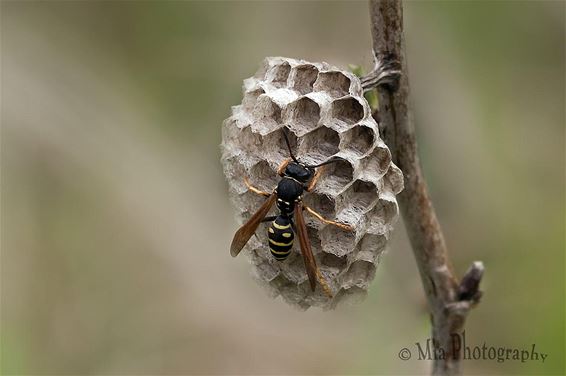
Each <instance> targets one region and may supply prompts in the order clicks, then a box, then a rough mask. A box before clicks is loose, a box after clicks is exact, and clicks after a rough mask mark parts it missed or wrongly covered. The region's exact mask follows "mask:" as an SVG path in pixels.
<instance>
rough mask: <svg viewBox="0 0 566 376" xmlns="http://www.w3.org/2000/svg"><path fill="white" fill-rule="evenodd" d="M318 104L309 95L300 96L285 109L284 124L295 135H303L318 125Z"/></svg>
mask: <svg viewBox="0 0 566 376" xmlns="http://www.w3.org/2000/svg"><path fill="white" fill-rule="evenodd" d="M319 121H320V106H319V105H318V103H316V102H315V101H314V100H312V99H310V98H309V97H301V98H299V99H297V100H296V101H294V102H292V103H290V104H289V105H288V106H287V109H286V110H285V124H286V125H287V126H288V127H289V129H291V130H292V131H293V132H294V133H295V134H296V135H297V136H303V135H304V134H305V133H308V132H310V131H312V130H313V129H315V128H316V127H318V124H319Z"/></svg>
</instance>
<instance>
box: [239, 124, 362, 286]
mask: <svg viewBox="0 0 566 376" xmlns="http://www.w3.org/2000/svg"><path fill="white" fill-rule="evenodd" d="M283 136H284V138H285V143H286V145H287V149H288V150H289V154H290V156H291V158H289V159H286V160H285V161H283V163H281V165H280V166H279V169H278V170H277V174H278V175H279V176H281V180H280V181H279V183H278V184H277V187H276V188H275V189H274V190H273V192H271V193H269V192H265V191H262V190H260V189H258V188H255V187H254V186H252V185H251V184H250V182H249V181H248V179H247V178H246V177H244V182H245V184H246V186H247V187H248V189H249V190H250V191H252V192H254V193H257V194H259V195H262V196H265V197H267V200H266V201H265V203H264V204H263V205H262V206H261V207H260V208H259V209H258V211H257V212H256V213H255V214H254V215H252V217H251V218H250V219H249V220H248V221H247V222H246V223H245V224H244V225H243V226H242V227H240V229H239V230H238V231H237V232H236V234H235V235H234V239H233V240H232V245H231V247H230V253H231V255H232V256H233V257H236V256H237V255H238V254H239V253H240V251H241V250H242V248H244V246H245V245H246V243H247V242H248V241H249V240H250V238H251V237H252V235H253V234H254V233H255V231H256V230H257V228H258V226H259V224H260V223H262V222H271V224H270V226H269V228H268V234H267V235H268V239H269V248H270V251H271V254H272V255H273V257H274V258H275V259H276V260H279V261H282V260H285V259H286V258H287V257H288V256H289V254H290V253H291V248H292V247H293V240H294V238H295V233H297V235H298V236H299V243H300V246H301V253H302V255H303V259H304V261H305V267H306V270H307V275H308V278H309V282H310V286H311V289H312V291H314V290H315V287H316V281H317V280H318V281H319V283H320V284H321V286H322V288H323V290H324V292H325V293H326V294H327V295H328V296H329V297H332V292H331V290H330V288H329V287H328V285H327V283H326V281H325V280H324V278H323V277H322V274H321V273H320V271H319V269H318V267H317V265H316V260H315V258H314V256H313V253H312V249H311V245H310V242H309V239H308V234H307V227H306V225H305V219H304V217H303V210H306V211H307V212H308V213H310V214H311V215H313V216H314V217H316V218H317V219H319V220H320V221H322V222H324V223H326V224H330V225H334V226H338V227H340V228H342V229H344V230H347V231H352V227H350V226H349V225H346V224H343V223H339V222H335V221H330V220H328V219H325V218H324V217H322V216H321V215H320V214H318V213H317V212H316V211H314V210H313V209H311V208H310V207H308V206H306V205H305V204H304V203H303V192H304V191H307V192H311V191H312V190H313V189H314V187H315V185H316V183H317V181H318V179H319V177H320V174H321V172H322V170H323V169H322V168H319V167H322V166H324V165H327V164H330V163H334V162H338V161H341V160H343V159H342V158H338V157H335V158H332V159H330V160H328V161H326V162H323V163H319V164H317V165H307V164H305V163H301V162H300V161H299V160H298V159H297V158H296V157H295V155H294V154H293V152H292V150H291V144H290V143H289V138H288V137H287V133H286V129H285V128H283ZM273 204H276V205H277V208H278V209H279V215H277V216H269V217H267V214H268V213H269V210H270V209H271V207H272V206H273ZM294 219H296V223H295V221H294Z"/></svg>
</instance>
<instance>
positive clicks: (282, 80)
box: [267, 62, 291, 87]
mask: <svg viewBox="0 0 566 376" xmlns="http://www.w3.org/2000/svg"><path fill="white" fill-rule="evenodd" d="M289 73H291V65H290V64H289V63H287V62H283V63H282V64H278V65H273V66H272V67H271V69H269V70H268V71H267V82H269V83H271V84H272V85H273V86H275V87H286V86H287V79H288V78H289Z"/></svg>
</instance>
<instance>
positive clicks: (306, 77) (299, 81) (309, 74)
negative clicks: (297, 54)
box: [291, 64, 318, 94]
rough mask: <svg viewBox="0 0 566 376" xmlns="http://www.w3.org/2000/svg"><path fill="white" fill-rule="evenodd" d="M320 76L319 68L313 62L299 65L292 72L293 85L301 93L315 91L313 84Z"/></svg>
mask: <svg viewBox="0 0 566 376" xmlns="http://www.w3.org/2000/svg"><path fill="white" fill-rule="evenodd" d="M317 77H318V69H317V68H316V67H315V66H314V65H311V64H304V65H299V66H298V67H296V68H294V69H293V72H292V73H291V81H292V85H291V87H292V88H293V90H296V91H297V92H299V93H300V94H308V93H310V92H311V91H313V84H314V82H315V81H316V78H317Z"/></svg>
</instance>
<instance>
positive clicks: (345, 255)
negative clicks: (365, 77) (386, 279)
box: [222, 57, 403, 309]
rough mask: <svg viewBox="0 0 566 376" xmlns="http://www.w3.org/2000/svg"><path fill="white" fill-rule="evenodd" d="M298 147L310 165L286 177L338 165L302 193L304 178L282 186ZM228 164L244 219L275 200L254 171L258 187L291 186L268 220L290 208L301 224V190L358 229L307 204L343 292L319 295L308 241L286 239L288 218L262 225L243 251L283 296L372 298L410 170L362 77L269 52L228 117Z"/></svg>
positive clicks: (332, 302)
mask: <svg viewBox="0 0 566 376" xmlns="http://www.w3.org/2000/svg"><path fill="white" fill-rule="evenodd" d="M284 129H285V130H286V131H285V133H286V134H287V136H288V141H289V147H288V146H287V143H286V142H285V138H284ZM289 148H291V149H292V151H293V152H294V154H295V156H296V157H297V158H298V159H299V160H300V164H298V163H296V162H294V161H293V162H290V163H289V164H288V165H287V166H286V168H285V169H284V170H283V175H284V176H288V177H291V178H293V179H295V180H296V181H297V182H299V183H303V184H304V185H305V186H306V185H307V184H309V183H308V182H309V181H312V180H314V179H313V175H314V173H315V171H318V168H316V169H314V168H309V166H316V165H319V164H321V163H324V162H326V161H330V160H333V159H337V161H336V162H335V163H331V164H328V165H326V166H324V168H323V170H322V173H321V174H320V176H319V178H318V182H317V184H316V185H315V187H314V189H313V190H312V191H310V192H306V191H305V192H302V188H297V187H295V185H299V183H296V182H294V181H293V180H292V179H287V180H288V182H285V183H281V180H282V179H286V178H282V177H281V176H279V175H278V170H279V168H280V167H281V166H282V163H284V162H285V161H286V160H288V159H289V158H290V157H291V156H290V155H289ZM222 164H223V168H224V173H225V175H226V179H227V181H228V185H229V189H230V196H231V199H232V202H233V205H234V207H235V209H236V213H237V217H238V219H239V221H240V222H244V221H246V220H247V219H249V218H250V217H251V216H252V215H253V214H254V213H255V212H256V211H257V210H258V208H259V207H260V206H261V205H262V204H263V203H264V202H265V200H266V198H265V197H263V196H261V195H259V194H257V193H254V192H252V191H250V190H249V189H248V186H247V185H246V184H245V183H244V181H243V179H244V177H246V178H247V179H248V181H249V183H251V184H252V185H253V186H255V187H256V188H257V189H258V190H263V191H265V192H273V190H274V188H275V187H279V188H278V189H280V190H281V191H282V192H281V194H282V196H284V197H282V202H279V203H277V204H276V205H275V204H274V206H273V207H272V209H271V211H270V212H269V213H268V214H267V216H268V217H273V216H277V215H279V214H281V212H282V211H283V212H285V211H287V213H288V218H289V220H290V221H291V220H292V215H296V214H297V213H294V214H293V209H294V208H293V205H294V204H293V202H292V200H291V199H292V198H293V197H295V196H297V197H302V202H303V203H304V205H306V206H308V207H309V208H312V209H313V210H314V211H316V212H317V213H319V214H320V215H321V216H322V217H324V218H327V219H329V220H332V221H336V222H339V223H343V224H347V225H349V226H350V228H351V231H347V230H345V229H343V228H340V227H337V226H333V225H328V224H326V223H323V222H321V221H320V220H319V219H317V218H316V217H315V216H313V215H311V214H309V213H307V212H306V210H305V214H304V219H305V224H306V226H307V230H308V240H309V244H310V245H311V247H312V252H313V254H314V258H315V259H316V263H317V264H318V269H319V270H320V274H321V275H322V276H323V277H324V279H325V280H326V281H327V282H328V287H329V288H330V290H332V293H333V297H332V298H329V297H328V296H327V295H325V294H324V292H323V291H322V290H323V289H322V288H320V286H317V288H316V289H315V291H314V292H313V291H311V288H310V285H309V280H308V276H307V273H306V270H305V262H304V260H303V258H302V255H301V252H300V246H299V244H298V243H299V242H298V241H295V242H293V244H292V245H289V244H291V243H292V239H293V238H292V235H284V234H287V233H288V232H290V230H288V229H287V228H286V227H285V226H287V223H286V222H284V221H285V220H286V218H287V217H286V216H283V217H282V218H280V219H278V221H279V222H276V224H277V226H275V225H274V224H273V222H266V223H262V224H260V225H259V227H258V228H257V231H256V237H252V238H251V239H250V241H249V242H248V243H247V245H246V246H245V248H244V251H243V252H244V253H246V254H247V255H248V256H249V259H250V261H251V264H252V269H253V272H254V275H255V277H256V278H257V280H258V281H259V282H260V283H261V284H263V285H265V286H266V287H267V288H268V289H269V291H270V293H271V294H272V295H273V296H278V295H280V296H281V297H282V298H283V299H284V300H285V301H286V302H288V303H290V304H292V305H294V306H297V307H300V308H303V309H307V308H309V307H311V306H320V307H323V308H332V307H335V306H336V305H337V304H338V303H340V302H343V301H345V300H350V299H351V298H360V297H363V296H364V295H365V294H366V292H367V290H368V288H369V285H370V282H371V281H372V280H373V278H374V276H375V272H376V268H377V265H378V264H379V260H380V257H381V256H382V254H383V251H384V250H385V247H386V244H387V239H388V238H389V234H390V231H391V229H392V226H393V224H394V222H395V220H396V218H397V215H398V207H397V202H396V199H395V195H396V194H397V193H399V192H400V191H401V190H402V188H403V176H402V173H401V171H400V170H399V169H398V168H397V167H396V166H395V165H394V164H393V163H391V154H390V152H389V149H388V148H387V146H386V145H385V143H384V142H383V141H382V140H381V138H380V136H379V131H378V126H377V124H376V122H375V121H374V119H373V118H372V116H371V110H370V107H369V105H368V103H367V101H366V100H365V98H364V96H363V91H362V87H361V83H360V81H359V79H358V78H357V77H355V76H354V75H353V74H351V73H350V72H347V71H343V70H340V69H338V68H336V67H333V66H330V65H328V64H326V63H309V62H306V61H302V60H294V59H287V58H280V57H275V58H267V59H266V60H265V62H264V64H263V66H262V67H261V69H260V70H259V71H258V72H257V73H256V74H255V75H254V76H253V77H251V78H248V79H246V80H244V86H243V101H242V104H241V105H237V106H234V107H232V113H231V116H230V117H229V118H228V119H226V121H225V122H224V126H223V133H222ZM301 187H302V186H301ZM301 192H302V193H301ZM285 193H286V194H287V195H285ZM287 196H288V197H287ZM285 202H288V203H289V205H287V204H286V203H285ZM285 205H287V206H288V208H287V206H285ZM281 208H283V209H286V210H281ZM295 211H296V210H295ZM295 224H296V223H295ZM289 225H290V226H291V227H290V228H291V229H292V228H293V226H294V225H293V224H292V223H291V222H290V223H289ZM269 228H272V233H271V235H270V232H269ZM295 236H296V235H295ZM269 239H271V243H270V242H269ZM270 244H271V248H270ZM288 247H290V248H289V250H288V252H289V253H288V255H287V248H288ZM226 252H227V253H228V251H226ZM273 252H275V253H273ZM274 255H275V256H277V257H275V256H274ZM278 258H279V259H278Z"/></svg>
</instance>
